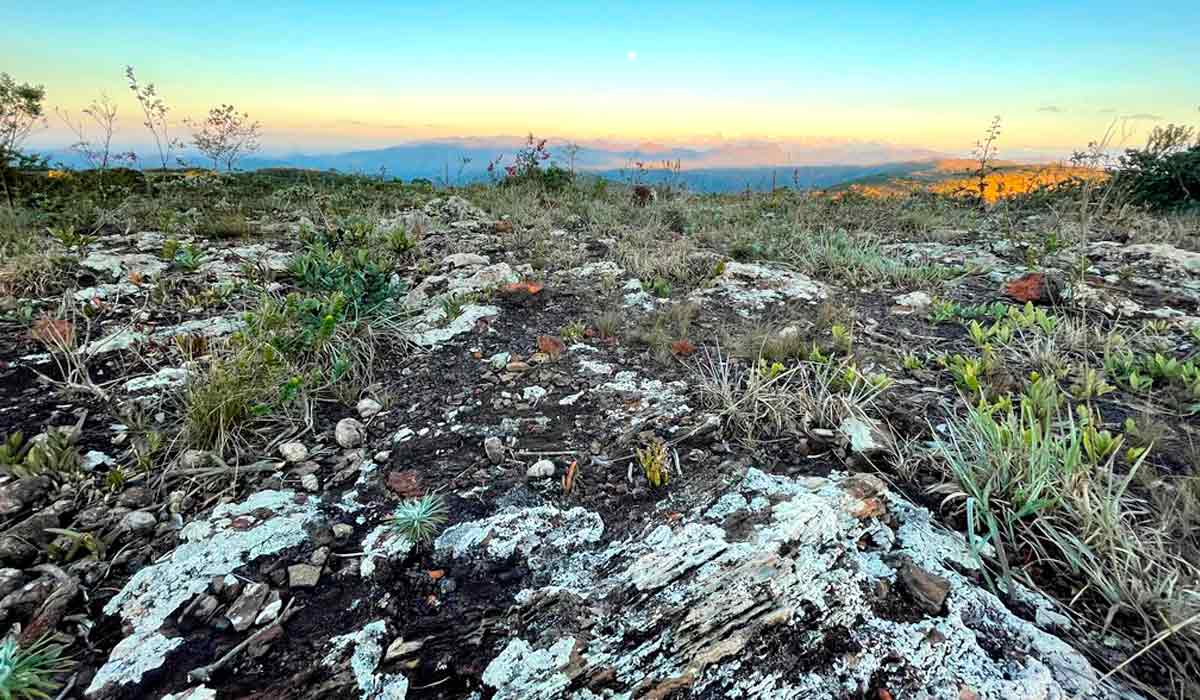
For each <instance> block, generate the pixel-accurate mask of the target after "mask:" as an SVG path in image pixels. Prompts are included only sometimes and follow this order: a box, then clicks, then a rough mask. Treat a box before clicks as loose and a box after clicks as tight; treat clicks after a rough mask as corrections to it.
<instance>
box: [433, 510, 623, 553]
mask: <svg viewBox="0 0 1200 700" xmlns="http://www.w3.org/2000/svg"><path fill="white" fill-rule="evenodd" d="M603 534H604V521H603V520H601V519H600V516H599V515H597V514H596V513H593V512H591V511H588V510H585V509H583V508H572V509H570V510H567V511H563V510H559V509H558V508H555V507H553V506H539V507H536V508H507V509H505V510H503V511H501V512H499V513H497V514H496V515H493V516H491V517H490V518H486V519H484V520H476V521H473V522H469V523H462V524H460V525H454V526H452V527H449V528H446V530H445V531H444V532H442V534H441V535H440V536H438V538H437V540H436V541H435V542H434V550H435V551H436V552H437V553H438V554H439V555H444V556H449V557H452V558H454V559H470V558H472V557H478V556H483V557H485V558H487V559H490V560H494V561H502V560H505V559H508V558H509V557H511V556H513V555H514V554H516V553H520V554H521V555H522V556H523V557H524V558H525V559H526V560H527V561H528V562H529V564H530V566H531V567H534V568H536V567H538V566H541V565H542V564H544V563H545V562H548V561H550V560H553V559H556V558H558V557H560V556H562V555H564V554H566V553H568V552H571V551H574V550H577V549H582V548H586V547H589V546H591V545H594V544H595V543H597V542H599V541H600V537H601V535H603Z"/></svg>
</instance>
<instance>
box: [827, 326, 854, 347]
mask: <svg viewBox="0 0 1200 700" xmlns="http://www.w3.org/2000/svg"><path fill="white" fill-rule="evenodd" d="M829 332H830V334H831V335H832V336H833V344H834V347H836V348H837V349H838V350H840V351H841V352H843V353H849V352H850V351H851V350H852V349H853V348H854V333H853V332H852V331H851V330H850V327H849V326H847V325H845V324H842V323H835V324H833V326H831V327H830V329H829Z"/></svg>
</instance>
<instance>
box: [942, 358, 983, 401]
mask: <svg viewBox="0 0 1200 700" xmlns="http://www.w3.org/2000/svg"><path fill="white" fill-rule="evenodd" d="M942 365H943V366H944V367H945V368H946V369H947V370H949V371H950V374H951V375H952V376H953V377H954V382H955V383H956V384H958V386H959V387H961V388H963V389H966V390H967V391H969V392H971V393H972V394H979V393H980V392H981V391H982V390H983V384H982V382H981V380H982V378H983V375H984V373H985V372H986V369H987V367H986V364H985V362H984V360H983V358H979V357H964V356H963V355H952V356H950V357H946V358H943V359H942Z"/></svg>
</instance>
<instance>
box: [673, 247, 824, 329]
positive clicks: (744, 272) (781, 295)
mask: <svg viewBox="0 0 1200 700" xmlns="http://www.w3.org/2000/svg"><path fill="white" fill-rule="evenodd" d="M692 298H693V299H695V300H698V301H703V300H704V299H718V300H720V301H723V302H725V303H729V304H732V305H733V306H734V307H735V308H736V309H737V311H738V313H739V314H741V315H743V316H748V315H749V314H750V312H751V311H756V310H759V309H763V308H765V307H766V306H768V305H770V304H776V303H779V302H785V301H799V302H809V303H813V302H817V301H820V300H822V299H824V298H825V288H824V286H822V285H821V284H820V283H818V282H816V281H815V280H813V279H811V278H809V277H807V276H805V275H802V274H800V273H799V272H793V271H792V270H786V269H783V268H776V267H772V266H770V265H757V264H751V263H740V262H733V261H730V262H727V263H725V266H724V269H723V270H722V271H721V274H720V276H718V277H717V278H716V279H715V280H713V282H712V284H710V285H709V286H708V287H704V288H702V289H698V290H696V291H695V292H693V293H692Z"/></svg>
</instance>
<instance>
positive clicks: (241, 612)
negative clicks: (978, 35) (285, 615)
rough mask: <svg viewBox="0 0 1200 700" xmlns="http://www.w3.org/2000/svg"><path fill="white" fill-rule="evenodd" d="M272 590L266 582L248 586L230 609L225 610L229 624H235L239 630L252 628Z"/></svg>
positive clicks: (234, 626) (243, 630) (235, 627)
mask: <svg viewBox="0 0 1200 700" xmlns="http://www.w3.org/2000/svg"><path fill="white" fill-rule="evenodd" d="M270 592H271V587H270V586H268V585H267V584H265V583H252V584H250V585H248V586H246V588H245V589H244V590H243V591H242V594H241V595H240V596H238V599H237V600H235V601H233V605H230V606H229V610H227V611H226V612H225V618H226V619H227V620H229V624H231V625H233V628H234V629H235V630H237V631H238V632H245V631H246V630H248V629H250V626H251V625H253V624H254V620H255V618H257V617H258V611H259V610H260V609H262V606H263V603H264V602H266V600H267V595H268V594H269V593H270Z"/></svg>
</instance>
